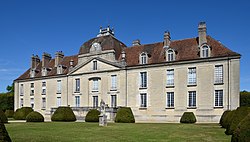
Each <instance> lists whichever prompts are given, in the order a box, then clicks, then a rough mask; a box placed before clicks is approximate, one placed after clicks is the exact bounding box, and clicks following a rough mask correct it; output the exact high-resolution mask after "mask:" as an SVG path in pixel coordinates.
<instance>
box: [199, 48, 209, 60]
mask: <svg viewBox="0 0 250 142" xmlns="http://www.w3.org/2000/svg"><path fill="white" fill-rule="evenodd" d="M200 53H201V55H200V57H201V58H208V57H209V56H210V48H209V47H208V46H207V45H204V46H202V47H201V52H200Z"/></svg>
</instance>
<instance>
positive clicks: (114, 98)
mask: <svg viewBox="0 0 250 142" xmlns="http://www.w3.org/2000/svg"><path fill="white" fill-rule="evenodd" d="M116 106H117V100H116V95H111V107H116Z"/></svg>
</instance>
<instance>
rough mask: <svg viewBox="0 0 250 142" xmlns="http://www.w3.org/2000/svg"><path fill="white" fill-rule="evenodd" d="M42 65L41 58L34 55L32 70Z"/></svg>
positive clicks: (32, 57)
mask: <svg viewBox="0 0 250 142" xmlns="http://www.w3.org/2000/svg"><path fill="white" fill-rule="evenodd" d="M39 63H40V58H39V56H38V55H36V56H35V55H34V54H33V55H32V56H31V69H35V68H36V66H37V65H38V64H39Z"/></svg>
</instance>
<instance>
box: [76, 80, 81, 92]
mask: <svg viewBox="0 0 250 142" xmlns="http://www.w3.org/2000/svg"><path fill="white" fill-rule="evenodd" d="M75 89H76V90H75V92H80V79H79V78H77V79H76V88H75Z"/></svg>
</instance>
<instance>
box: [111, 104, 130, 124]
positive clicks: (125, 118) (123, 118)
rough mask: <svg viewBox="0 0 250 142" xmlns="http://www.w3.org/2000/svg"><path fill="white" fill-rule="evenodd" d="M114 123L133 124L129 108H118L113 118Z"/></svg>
mask: <svg viewBox="0 0 250 142" xmlns="http://www.w3.org/2000/svg"><path fill="white" fill-rule="evenodd" d="M115 122H116V123H135V118H134V115H133V112H132V110H131V108H130V107H120V108H119V109H118V111H117V114H116V117H115Z"/></svg>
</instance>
